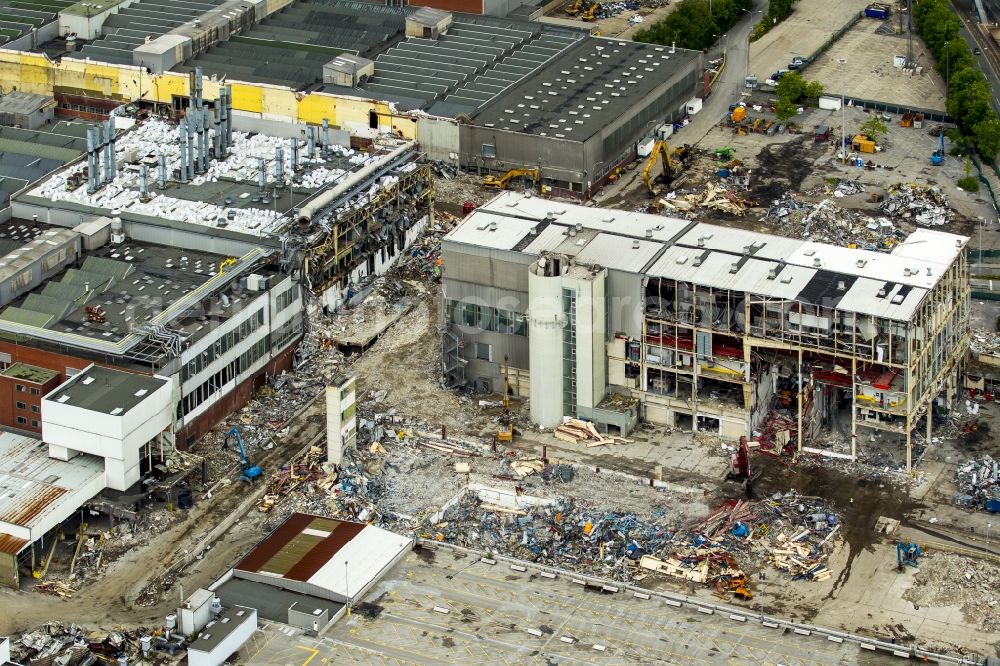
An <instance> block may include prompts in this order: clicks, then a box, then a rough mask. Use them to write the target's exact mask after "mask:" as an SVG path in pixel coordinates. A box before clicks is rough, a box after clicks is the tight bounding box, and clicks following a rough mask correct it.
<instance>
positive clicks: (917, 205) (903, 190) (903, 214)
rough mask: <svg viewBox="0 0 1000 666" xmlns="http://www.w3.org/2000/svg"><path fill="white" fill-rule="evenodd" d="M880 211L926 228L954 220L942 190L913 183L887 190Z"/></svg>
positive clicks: (893, 186) (901, 184) (898, 184)
mask: <svg viewBox="0 0 1000 666" xmlns="http://www.w3.org/2000/svg"><path fill="white" fill-rule="evenodd" d="M879 209H880V210H882V211H883V212H884V213H887V214H888V215H892V216H893V217H898V218H902V219H904V220H909V221H912V222H913V223H915V224H919V225H921V226H924V227H937V226H941V225H944V224H947V223H948V222H951V220H952V210H951V208H949V207H948V201H947V199H945V196H944V194H943V193H942V192H941V188H939V187H936V186H931V187H925V186H922V185H916V184H913V183H906V184H904V183H897V184H895V185H892V186H890V187H889V188H888V190H887V196H886V198H885V200H883V201H882V203H881V204H880V205H879Z"/></svg>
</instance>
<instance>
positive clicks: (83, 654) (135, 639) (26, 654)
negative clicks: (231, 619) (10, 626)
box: [10, 622, 183, 666]
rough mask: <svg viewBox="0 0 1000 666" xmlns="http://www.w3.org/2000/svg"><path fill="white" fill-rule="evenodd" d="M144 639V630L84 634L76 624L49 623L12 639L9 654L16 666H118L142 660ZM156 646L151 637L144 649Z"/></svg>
mask: <svg viewBox="0 0 1000 666" xmlns="http://www.w3.org/2000/svg"><path fill="white" fill-rule="evenodd" d="M147 636H148V634H147V633H146V632H145V631H143V630H138V631H111V632H102V631H87V630H85V629H84V628H83V627H81V626H80V625H77V624H71V625H69V626H66V625H64V624H63V623H61V622H49V623H47V624H45V625H43V626H42V627H41V628H40V629H38V630H36V631H32V632H30V633H27V634H22V635H21V638H20V639H16V640H15V639H14V638H13V637H11V642H10V653H11V659H13V660H14V663H19V664H61V665H63V666H90V665H91V664H111V663H118V662H117V660H118V658H119V657H123V658H125V660H126V661H127V663H133V662H134V660H137V659H140V658H141V657H142V647H143V642H144V637H147ZM158 642H159V641H154V640H153V639H152V638H151V637H149V638H145V643H146V646H147V649H149V648H151V647H157V643H158ZM181 642H183V641H181ZM179 647H180V645H177V648H179ZM163 651H168V652H170V653H171V654H173V653H174V652H175V651H176V649H173V650H171V649H169V648H164V649H163Z"/></svg>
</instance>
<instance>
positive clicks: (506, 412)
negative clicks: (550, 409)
mask: <svg viewBox="0 0 1000 666" xmlns="http://www.w3.org/2000/svg"><path fill="white" fill-rule="evenodd" d="M507 363H508V360H507V356H506V355H504V357H503V415H502V416H501V417H500V425H501V426H502V427H501V429H500V432H498V433H497V441H498V442H501V443H509V442H512V441H514V419H513V417H512V416H511V413H510V382H509V381H508V380H507V377H508V374H507Z"/></svg>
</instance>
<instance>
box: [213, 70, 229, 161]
mask: <svg viewBox="0 0 1000 666" xmlns="http://www.w3.org/2000/svg"><path fill="white" fill-rule="evenodd" d="M228 125H229V94H228V93H227V91H226V86H222V88H220V89H219V133H220V135H219V145H220V146H221V147H222V154H223V155H225V154H226V153H227V152H229V140H228V139H227V137H226V128H227V126H228ZM215 159H217V160H218V159H222V156H220V155H219V154H218V153H217V154H216V155H215Z"/></svg>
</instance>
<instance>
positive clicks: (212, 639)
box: [188, 606, 254, 656]
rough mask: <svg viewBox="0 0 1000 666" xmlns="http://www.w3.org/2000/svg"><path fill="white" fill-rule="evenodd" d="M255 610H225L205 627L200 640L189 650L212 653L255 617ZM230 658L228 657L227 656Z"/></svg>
mask: <svg viewBox="0 0 1000 666" xmlns="http://www.w3.org/2000/svg"><path fill="white" fill-rule="evenodd" d="M253 610H254V609H253V608H248V607H246V606H233V607H231V608H224V609H223V610H222V612H221V613H219V617H218V618H216V619H215V620H212V621H211V622H209V623H208V624H206V625H205V628H204V629H202V630H201V632H199V634H198V638H197V639H195V641H194V642H193V643H191V644H190V645H188V650H197V651H199V652H211V651H212V650H214V649H215V648H217V647H218V646H219V644H220V643H222V641H223V640H225V638H226V637H227V636H229V635H230V634H231V633H233V632H234V631H236V628H237V627H239V626H241V625H243V623H245V622H248V621H249V620H250V618H251V617H253ZM227 656H228V655H227Z"/></svg>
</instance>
